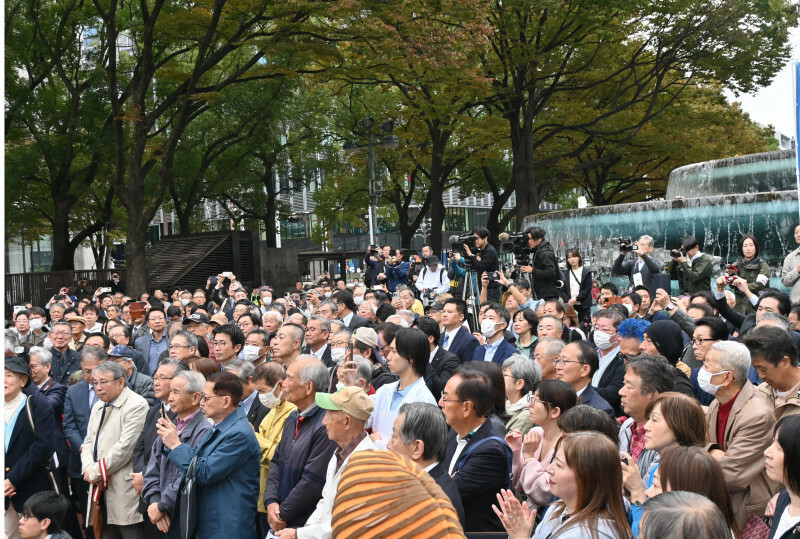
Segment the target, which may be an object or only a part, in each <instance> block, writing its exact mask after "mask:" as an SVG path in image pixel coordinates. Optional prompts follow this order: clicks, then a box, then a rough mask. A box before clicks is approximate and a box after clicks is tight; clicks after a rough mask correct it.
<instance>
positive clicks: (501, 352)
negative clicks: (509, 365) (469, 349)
mask: <svg viewBox="0 0 800 539" xmlns="http://www.w3.org/2000/svg"><path fill="white" fill-rule="evenodd" d="M510 319H511V317H510V316H509V314H508V311H507V310H506V308H505V307H503V306H502V305H500V304H498V303H490V304H489V305H488V306H487V307H486V309H485V310H484V314H483V321H482V322H481V334H483V337H484V338H485V339H486V344H484V345H483V346H478V347H477V348H475V352H473V354H472V361H492V362H494V363H497V364H498V365H500V366H502V365H503V362H504V361H505V360H506V359H508V358H509V357H511V356H512V355H514V354H516V353H517V347H516V346H514V345H513V344H511V343H509V342H508V341H507V340H506V339H505V338H504V335H503V333H504V332H505V330H506V328H507V327H508V322H509V321H510Z"/></svg>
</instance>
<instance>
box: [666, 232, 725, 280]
mask: <svg viewBox="0 0 800 539" xmlns="http://www.w3.org/2000/svg"><path fill="white" fill-rule="evenodd" d="M678 254H680V256H673V257H672V263H671V264H670V269H669V273H670V277H671V278H672V279H677V280H678V281H679V282H680V284H681V292H683V293H684V294H696V293H698V292H710V291H711V274H712V273H713V272H714V268H713V267H712V264H711V259H710V258H708V255H705V254H703V253H701V252H700V245H699V244H698V243H697V238H695V237H694V236H686V237H685V238H683V240H682V241H681V248H680V252H679V253H678Z"/></svg>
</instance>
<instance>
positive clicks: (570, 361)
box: [553, 356, 583, 367]
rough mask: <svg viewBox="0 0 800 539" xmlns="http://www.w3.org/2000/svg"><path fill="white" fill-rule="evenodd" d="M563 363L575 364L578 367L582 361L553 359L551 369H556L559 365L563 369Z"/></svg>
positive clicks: (557, 357) (558, 357)
mask: <svg viewBox="0 0 800 539" xmlns="http://www.w3.org/2000/svg"><path fill="white" fill-rule="evenodd" d="M565 363H577V364H579V365H583V361H575V360H574V359H561V357H560V356H556V357H554V358H553V367H558V366H559V365H561V366H562V367H563V366H564V364H565Z"/></svg>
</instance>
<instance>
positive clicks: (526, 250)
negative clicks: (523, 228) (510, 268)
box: [497, 232, 533, 266]
mask: <svg viewBox="0 0 800 539" xmlns="http://www.w3.org/2000/svg"><path fill="white" fill-rule="evenodd" d="M497 239H499V240H500V241H501V242H502V243H501V244H500V252H501V253H504V254H507V253H513V254H514V259H515V261H516V263H517V264H519V265H520V266H527V265H528V259H529V258H530V255H531V253H532V252H533V249H531V248H530V247H528V239H529V236H528V234H527V233H525V232H512V233H510V234H509V233H507V232H503V233H501V234H500V235H498V236H497Z"/></svg>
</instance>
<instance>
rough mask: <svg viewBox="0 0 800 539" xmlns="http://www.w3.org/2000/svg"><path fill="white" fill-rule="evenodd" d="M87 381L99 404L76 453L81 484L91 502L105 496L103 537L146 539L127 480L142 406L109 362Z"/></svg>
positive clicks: (122, 372)
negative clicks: (84, 487)
mask: <svg viewBox="0 0 800 539" xmlns="http://www.w3.org/2000/svg"><path fill="white" fill-rule="evenodd" d="M92 381H93V383H94V386H95V389H96V391H97V398H98V399H100V402H99V403H98V404H97V405H95V406H94V408H92V412H91V415H90V416H89V426H88V428H87V430H86V439H85V440H84V441H83V445H81V448H80V454H81V464H82V468H81V469H82V471H83V480H84V481H86V482H87V483H91V484H92V487H91V488H90V489H89V493H90V496H93V497H94V496H95V495H99V492H102V493H103V495H104V496H105V502H104V507H105V520H106V524H105V526H104V528H103V533H104V535H106V534H107V535H109V536H111V537H114V536H115V535H116V536H122V537H125V538H126V539H128V538H131V539H139V538H141V539H145V537H146V535H145V531H144V526H143V524H142V515H141V514H139V511H137V507H138V502H139V495H138V494H137V493H136V491H135V490H134V489H132V488H131V485H130V476H131V472H132V471H133V446H134V445H135V444H136V440H138V439H139V436H140V435H141V432H142V427H144V420H145V417H146V416H147V408H148V406H147V401H146V400H144V399H143V398H142V397H140V396H139V395H137V394H136V393H134V392H133V391H131V390H130V389H128V388H127V387H125V386H126V376H125V369H123V368H122V366H121V365H118V364H116V363H114V362H111V361H105V362H103V363H101V364H100V365H98V366H97V368H95V369H94V371H93V372H92ZM94 510H95V509H94V508H93V509H92V511H91V512H92V513H93V512H94ZM88 518H89V519H93V516H92V515H91V514H90V515H88Z"/></svg>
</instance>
